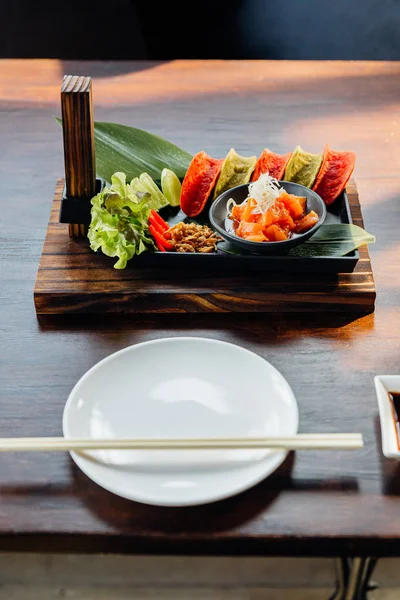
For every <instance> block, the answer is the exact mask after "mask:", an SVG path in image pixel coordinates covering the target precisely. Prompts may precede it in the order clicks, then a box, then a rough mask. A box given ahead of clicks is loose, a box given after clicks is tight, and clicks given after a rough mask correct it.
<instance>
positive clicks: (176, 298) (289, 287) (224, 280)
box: [34, 179, 376, 314]
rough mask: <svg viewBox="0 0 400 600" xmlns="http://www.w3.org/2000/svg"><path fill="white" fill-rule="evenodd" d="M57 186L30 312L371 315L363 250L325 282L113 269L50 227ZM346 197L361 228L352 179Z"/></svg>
mask: <svg viewBox="0 0 400 600" xmlns="http://www.w3.org/2000/svg"><path fill="white" fill-rule="evenodd" d="M63 185H64V180H62V179H60V180H59V181H58V182H57V187H56V192H55V196H54V200H53V206H52V209H51V213H50V221H49V225H48V228H47V234H46V239H45V242H44V246H43V251H42V256H41V259H40V264H39V268H38V274H37V278H36V283H35V290H34V300H35V307H36V312H37V313H38V314H65V313H121V312H127V313H181V312H182V313H185V312H310V311H336V312H338V311H340V312H347V311H351V312H362V313H368V312H372V311H373V310H374V306H375V296H376V290H375V283H374V278H373V275H372V270H371V262H370V258H369V253H368V249H367V248H366V247H363V248H361V249H360V251H359V252H360V259H359V261H358V263H357V265H356V267H355V270H354V271H353V272H352V273H343V274H339V275H336V274H335V275H332V274H329V275H327V276H326V277H325V276H321V275H320V274H319V275H316V274H312V273H307V274H305V273H302V274H301V275H300V276H296V275H294V274H291V273H281V274H279V273H262V272H258V273H254V272H250V273H246V272H244V273H240V274H237V275H233V274H232V273H221V274H217V273H216V272H215V271H214V272H209V273H205V272H204V271H201V272H198V271H196V270H195V269H191V271H190V272H189V273H188V272H187V271H186V272H185V273H182V271H179V270H175V269H173V270H167V269H160V268H157V269H155V268H149V267H147V268H143V267H141V268H136V267H135V268H134V267H131V268H126V269H125V270H122V271H118V270H116V269H114V268H113V267H112V264H113V262H112V261H110V259H109V258H107V257H105V256H103V255H102V254H100V253H94V252H92V250H90V247H89V244H88V241H87V240H86V239H71V238H70V237H69V236H68V225H66V224H61V223H59V222H58V216H59V210H60V200H61V195H62V190H63ZM347 193H348V196H349V203H350V208H351V213H352V218H353V223H354V224H355V225H360V226H361V227H363V220H362V215H361V208H360V203H359V200H358V193H357V188H356V185H355V182H350V184H349V185H348V187H347Z"/></svg>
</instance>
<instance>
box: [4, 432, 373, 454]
mask: <svg viewBox="0 0 400 600" xmlns="http://www.w3.org/2000/svg"><path fill="white" fill-rule="evenodd" d="M363 446H364V442H363V437H362V435H361V433H299V434H297V435H293V436H288V437H265V438H261V437H260V438H221V439H220V438H209V439H208V438H188V439H183V438H178V439H141V438H138V439H122V438H121V439H107V440H105V439H98V440H97V439H93V438H69V439H68V438H63V437H37V438H0V452H35V451H36V452H49V451H60V450H77V451H79V450H224V449H227V450H244V449H246V450H247V449H260V450H264V449H278V450H357V449H359V448H362V447H363Z"/></svg>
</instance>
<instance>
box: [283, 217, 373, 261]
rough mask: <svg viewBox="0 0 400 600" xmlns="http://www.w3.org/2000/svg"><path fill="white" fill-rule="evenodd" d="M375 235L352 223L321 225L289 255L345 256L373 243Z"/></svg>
mask: <svg viewBox="0 0 400 600" xmlns="http://www.w3.org/2000/svg"><path fill="white" fill-rule="evenodd" d="M374 242H375V236H373V235H371V234H370V233H368V232H367V231H365V230H364V229H362V227H358V225H352V224H346V223H343V224H339V223H337V224H334V225H322V226H321V227H320V228H319V229H318V231H317V232H316V233H315V234H314V235H313V236H312V237H311V238H310V239H309V240H307V241H306V242H304V244H300V245H299V246H296V247H295V248H293V249H292V250H290V252H289V255H290V256H345V255H346V254H349V252H353V251H354V250H357V248H360V246H364V245H365V244H373V243H374Z"/></svg>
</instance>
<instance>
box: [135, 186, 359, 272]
mask: <svg viewBox="0 0 400 600" xmlns="http://www.w3.org/2000/svg"><path fill="white" fill-rule="evenodd" d="M168 211H169V212H163V213H162V216H163V217H164V219H166V220H167V221H168V223H169V224H170V225H174V224H175V223H178V222H179V221H183V220H185V219H187V218H186V215H185V214H184V213H183V212H181V211H180V210H179V209H175V211H174V210H173V209H168ZM196 221H198V222H200V220H197V219H196ZM352 222H353V220H352V216H351V209H350V204H349V198H348V195H347V193H346V191H344V192H343V193H342V194H341V195H340V196H339V198H337V200H335V202H334V203H333V204H332V205H331V206H328V207H327V216H326V220H325V224H326V225H331V224H334V223H352ZM201 223H206V224H207V225H209V221H208V220H207V219H203V220H202V221H201ZM218 248H219V249H218V251H217V252H214V253H212V254H202V253H200V252H195V253H185V252H153V253H147V252H145V253H143V254H141V255H139V256H136V257H135V259H134V260H133V261H130V266H131V267H132V268H137V267H139V266H143V267H154V268H164V267H165V268H166V269H179V270H180V271H181V272H182V274H183V275H184V273H185V270H186V269H190V270H192V269H197V270H199V271H206V272H210V271H217V272H218V273H219V274H222V273H223V272H224V271H226V272H230V271H231V270H235V271H236V272H237V271H242V272H243V271H264V272H280V273H282V272H283V273H305V272H307V273H351V272H352V271H354V269H355V266H356V264H357V261H358V259H359V257H360V255H359V252H358V251H357V250H355V251H354V252H349V254H346V256H334V257H332V256H306V257H305V256H291V255H285V254H282V255H268V256H263V255H258V254H251V253H244V252H242V253H240V254H238V253H237V249H236V248H235V250H234V253H232V251H233V248H232V246H231V245H230V244H229V243H228V242H221V243H220V244H219V245H218ZM128 268H129V262H128ZM191 272H192V271H191Z"/></svg>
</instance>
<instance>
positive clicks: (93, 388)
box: [63, 337, 298, 506]
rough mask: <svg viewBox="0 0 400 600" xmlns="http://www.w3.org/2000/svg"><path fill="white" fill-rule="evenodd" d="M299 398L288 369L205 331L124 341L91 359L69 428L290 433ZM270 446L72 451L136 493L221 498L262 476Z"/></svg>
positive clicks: (114, 488) (142, 433)
mask: <svg viewBox="0 0 400 600" xmlns="http://www.w3.org/2000/svg"><path fill="white" fill-rule="evenodd" d="M297 428H298V408H297V403H296V399H295V397H294V395H293V392H292V390H291V388H290V386H289V384H288V383H287V381H286V380H285V378H284V377H283V376H282V375H281V373H279V371H277V369H276V368H275V367H273V366H272V365H271V364H270V363H269V362H268V361H266V360H265V359H263V358H262V357H261V356H258V355H257V354H254V353H253V352H250V351H249V350H247V349H245V348H242V347H241V346H236V345H234V344H229V343H226V342H221V341H218V340H213V339H205V338H188V337H176V338H164V339H159V340H154V341H150V342H144V343H141V344H136V345H134V346H129V347H128V348H125V349H123V350H120V351H119V352H116V353H114V354H111V355H110V356H108V357H107V358H105V359H103V360H102V361H100V362H99V363H98V364H97V365H95V366H94V367H92V368H91V369H90V370H89V371H88V372H87V373H85V375H83V377H82V378H81V379H80V380H79V381H78V383H77V384H76V385H75V387H74V389H73V390H72V392H71V394H70V396H69V398H68V400H67V403H66V406H65V409H64V416H63V431H64V436H65V437H66V438H70V437H78V438H79V437H86V438H87V437H93V438H104V439H110V438H118V437H125V438H129V437H137V438H140V437H142V438H144V437H156V438H163V437H166V438H181V437H182V438H190V437H193V438H200V437H203V438H204V437H207V438H210V437H258V436H274V435H282V436H288V435H294V434H296V433H297ZM286 454H287V453H286V452H284V451H272V450H243V449H242V450H239V449H238V450H221V451H217V450H201V451H200V450H199V451H197V450H195V451H193V450H177V451H176V450H170V451H159V450H150V451H130V450H99V451H95V452H90V453H89V452H86V453H79V454H78V453H75V452H72V453H71V456H72V458H73V459H74V461H75V462H76V464H77V465H78V466H79V467H80V468H81V469H82V471H83V472H84V473H86V475H87V476H88V477H90V478H91V479H92V480H93V481H95V482H96V483H97V484H99V485H101V486H102V487H104V488H105V489H107V490H109V491H111V492H113V493H114V494H118V495H119V496H123V497H124V498H128V499H131V500H136V501H139V502H144V503H146V504H156V505H164V506H188V505H195V504H203V503H207V502H213V501H215V500H220V499H222V498H226V497H228V496H231V495H233V494H237V493H239V492H241V491H243V490H246V489H248V488H249V487H251V486H253V485H255V484H256V483H258V482H260V481H261V480H262V479H264V478H265V477H268V475H270V474H271V473H272V472H273V471H274V470H275V469H276V468H277V467H278V466H279V465H280V464H281V463H282V461H283V460H284V459H285V457H286Z"/></svg>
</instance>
